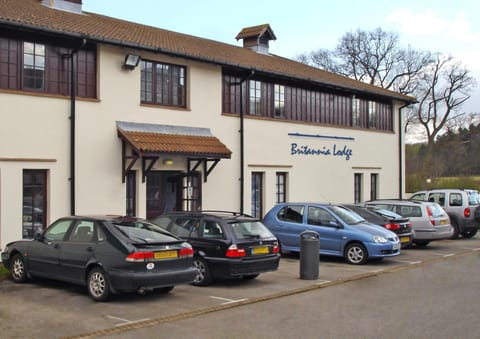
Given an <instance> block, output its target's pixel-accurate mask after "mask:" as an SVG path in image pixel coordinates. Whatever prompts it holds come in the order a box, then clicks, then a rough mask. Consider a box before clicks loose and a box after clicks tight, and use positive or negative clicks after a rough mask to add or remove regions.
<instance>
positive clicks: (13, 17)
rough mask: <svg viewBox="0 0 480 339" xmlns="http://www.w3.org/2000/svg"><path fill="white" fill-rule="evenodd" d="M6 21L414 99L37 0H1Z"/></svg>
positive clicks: (279, 60)
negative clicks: (77, 12)
mask: <svg viewBox="0 0 480 339" xmlns="http://www.w3.org/2000/svg"><path fill="white" fill-rule="evenodd" d="M2 24H8V25H14V26H17V27H19V26H20V27H24V28H35V29H40V30H44V31H48V32H49V33H59V34H66V35H71V36H77V37H83V38H87V39H90V40H93V41H97V42H100V43H111V44H119V45H122V46H127V47H135V48H140V49H145V50H151V51H156V52H164V53H171V54H175V55H178V56H184V57H188V58H194V59H198V60H201V61H206V62H212V63H217V64H221V65H230V66H235V67H241V68H245V69H249V70H250V69H253V70H256V71H257V72H265V73H269V74H274V75H277V76H286V77H291V78H297V79H300V80H307V81H312V82H315V83H317V84H322V85H325V86H330V87H335V88H343V89H347V90H351V91H361V92H367V93H370V94H375V95H380V96H384V97H388V98H395V99H398V100H402V101H407V102H413V101H414V100H415V98H412V97H410V96H406V95H402V94H400V93H397V92H393V91H390V90H386V89H384V88H380V87H376V86H372V85H370V84H366V83H363V82H360V81H356V80H353V79H350V78H347V77H344V76H340V75H338V74H333V73H329V72H326V71H323V70H321V69H318V68H315V67H311V66H308V65H305V64H302V63H299V62H296V61H293V60H290V59H286V58H282V57H279V56H275V55H272V54H270V55H264V54H260V53H256V52H254V51H251V50H250V49H247V48H242V47H237V46H233V45H229V44H225V43H221V42H217V41H214V40H209V39H203V38H198V37H194V36H191V35H186V34H181V33H177V32H172V31H168V30H165V29H160V28H156V27H152V26H146V25H142V24H138V23H133V22H129V21H124V20H119V19H115V18H111V17H108V16H103V15H98V14H94V13H89V12H83V13H82V14H76V13H71V12H66V11H60V10H56V9H52V8H48V7H46V6H44V5H42V4H41V3H40V1H39V0H0V25H2ZM260 27H262V26H260Z"/></svg>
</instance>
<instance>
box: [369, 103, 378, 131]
mask: <svg viewBox="0 0 480 339" xmlns="http://www.w3.org/2000/svg"><path fill="white" fill-rule="evenodd" d="M368 127H369V128H376V127H377V111H376V105H375V102H374V101H369V102H368Z"/></svg>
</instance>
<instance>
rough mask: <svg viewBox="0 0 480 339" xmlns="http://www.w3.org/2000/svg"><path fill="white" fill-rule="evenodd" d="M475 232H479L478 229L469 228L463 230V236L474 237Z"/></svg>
mask: <svg viewBox="0 0 480 339" xmlns="http://www.w3.org/2000/svg"><path fill="white" fill-rule="evenodd" d="M475 234H477V230H468V231H464V232H462V237H464V238H472V237H473V236H474V235H475Z"/></svg>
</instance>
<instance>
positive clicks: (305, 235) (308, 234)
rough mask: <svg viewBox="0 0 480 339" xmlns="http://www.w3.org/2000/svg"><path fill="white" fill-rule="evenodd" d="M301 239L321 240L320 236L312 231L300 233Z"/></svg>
mask: <svg viewBox="0 0 480 339" xmlns="http://www.w3.org/2000/svg"><path fill="white" fill-rule="evenodd" d="M300 238H302V239H318V238H320V235H319V234H318V233H317V232H315V231H312V230H306V231H303V232H302V233H300Z"/></svg>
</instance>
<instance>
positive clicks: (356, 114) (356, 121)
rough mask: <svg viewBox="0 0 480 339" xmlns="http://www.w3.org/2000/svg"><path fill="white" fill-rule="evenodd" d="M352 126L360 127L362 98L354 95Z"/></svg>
mask: <svg viewBox="0 0 480 339" xmlns="http://www.w3.org/2000/svg"><path fill="white" fill-rule="evenodd" d="M352 126H353V127H359V126H361V123H360V99H358V98H355V97H353V99H352Z"/></svg>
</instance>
